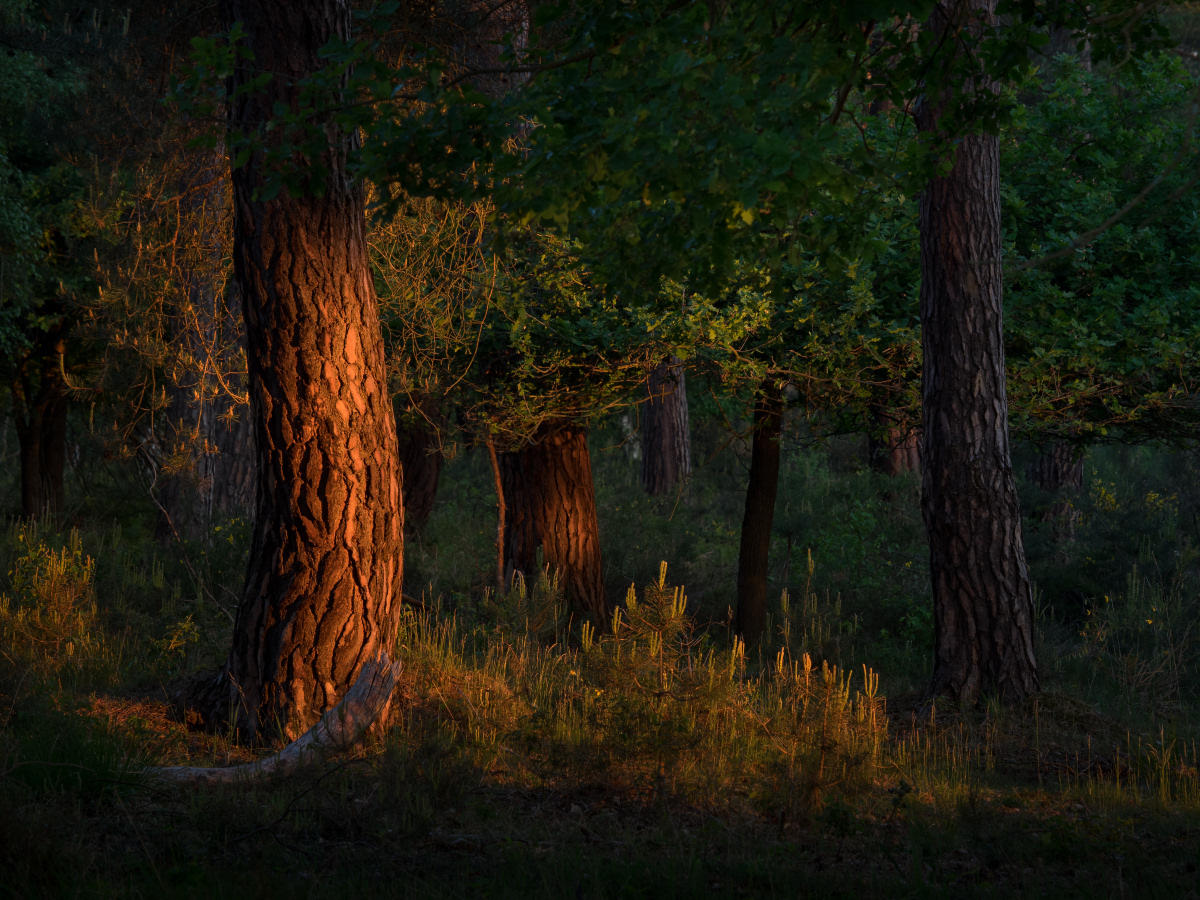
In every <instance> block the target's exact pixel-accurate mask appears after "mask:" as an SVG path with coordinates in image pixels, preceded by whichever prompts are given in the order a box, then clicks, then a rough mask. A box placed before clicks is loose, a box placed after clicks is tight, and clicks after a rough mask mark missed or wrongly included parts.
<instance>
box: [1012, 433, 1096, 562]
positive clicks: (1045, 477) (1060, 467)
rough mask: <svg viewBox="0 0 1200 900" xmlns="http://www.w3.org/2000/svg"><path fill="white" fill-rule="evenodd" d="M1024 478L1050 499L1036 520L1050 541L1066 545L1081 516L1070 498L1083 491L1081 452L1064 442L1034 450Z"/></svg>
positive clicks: (1073, 533) (1056, 442) (1081, 450)
mask: <svg viewBox="0 0 1200 900" xmlns="http://www.w3.org/2000/svg"><path fill="white" fill-rule="evenodd" d="M1025 477H1026V478H1028V479H1029V480H1030V481H1032V482H1033V483H1034V484H1036V485H1037V486H1038V487H1039V488H1041V489H1042V490H1043V491H1046V492H1047V493H1048V494H1050V495H1051V497H1052V499H1051V501H1050V503H1049V505H1048V506H1045V507H1043V508H1042V509H1041V510H1040V512H1039V513H1038V515H1037V518H1038V519H1039V520H1040V521H1041V522H1042V523H1043V524H1044V525H1048V526H1049V528H1050V535H1051V538H1052V539H1053V541H1054V542H1055V543H1057V544H1066V543H1070V542H1071V541H1073V540H1075V527H1076V526H1077V525H1078V524H1079V522H1080V519H1081V518H1082V514H1081V513H1080V511H1079V510H1078V509H1077V508H1076V507H1075V504H1074V503H1072V502H1071V496H1070V495H1072V494H1074V493H1076V492H1077V491H1078V490H1079V489H1080V488H1081V487H1083V449H1082V448H1080V447H1077V446H1075V445H1073V444H1068V443H1067V442H1066V441H1051V442H1050V443H1048V444H1045V445H1043V446H1041V447H1039V448H1038V455H1037V459H1035V460H1034V461H1033V463H1031V464H1030V465H1029V466H1027V467H1026V468H1025Z"/></svg>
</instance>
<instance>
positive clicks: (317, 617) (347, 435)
mask: <svg viewBox="0 0 1200 900" xmlns="http://www.w3.org/2000/svg"><path fill="white" fill-rule="evenodd" d="M221 9H222V14H223V17H224V21H225V24H226V25H227V26H231V25H232V24H233V23H234V22H240V23H242V25H243V27H244V28H245V32H246V39H245V46H246V48H247V49H248V50H249V51H250V52H251V53H252V54H253V57H252V59H250V60H241V61H239V64H238V69H237V72H236V73H235V75H234V77H233V78H232V79H231V80H230V88H231V90H236V89H237V88H239V87H244V86H246V85H248V83H249V82H250V81H251V80H252V79H253V78H255V76H257V75H258V74H259V73H262V72H269V73H272V76H273V77H272V79H271V81H270V82H269V83H268V84H267V86H266V87H265V88H263V89H262V90H261V91H260V90H251V91H248V92H247V93H244V94H241V95H240V96H239V95H236V94H231V97H232V99H231V101H230V104H231V108H230V124H231V129H232V130H233V131H234V132H235V133H236V132H241V133H250V134H254V133H257V132H259V130H260V129H261V128H262V124H263V123H264V122H265V121H267V120H268V119H269V118H270V117H271V115H272V107H273V105H274V104H276V103H278V104H280V105H281V106H282V107H283V108H285V109H288V108H291V107H292V105H293V103H294V102H295V101H296V94H297V88H296V86H295V82H296V80H297V79H301V78H304V77H305V76H307V75H309V74H311V73H312V72H313V71H315V70H316V69H317V67H318V63H319V60H318V53H317V51H318V50H319V49H320V48H321V47H322V46H323V45H324V44H326V43H327V42H328V41H329V40H330V39H332V38H334V37H340V38H343V39H346V38H348V37H349V29H350V4H349V3H348V2H347V0H302V2H297V0H223V2H222V5H221ZM327 132H328V133H329V135H330V150H329V152H327V153H326V154H325V155H324V158H323V159H322V160H321V161H320V164H321V165H322V166H324V167H325V169H326V171H327V173H328V178H327V179H326V182H325V185H324V190H323V192H322V193H321V195H320V196H291V195H289V194H288V192H287V191H283V192H281V193H280V194H279V195H278V196H277V197H275V198H274V199H270V200H265V199H263V198H262V196H261V193H260V192H261V189H262V187H263V185H264V183H265V177H266V173H265V171H264V162H263V154H262V153H259V152H256V153H254V154H252V155H251V157H250V160H249V162H248V163H247V164H246V165H245V166H243V167H241V168H236V169H234V170H233V198H234V273H235V278H236V281H237V283H238V285H239V287H240V289H241V293H242V300H243V306H244V311H245V319H246V350H247V359H248V367H249V386H250V405H251V421H252V423H253V428H254V441H255V449H256V453H257V461H258V473H259V474H258V491H257V498H256V511H255V526H254V537H253V542H252V545H251V551H250V560H249V565H248V567H247V576H246V584H245V588H244V591H243V595H242V599H241V604H240V606H239V608H238V614H237V622H236V625H235V628H234V635H233V647H232V649H231V651H230V653H229V657H228V659H227V661H226V664H225V667H224V670H223V671H222V672H221V674H220V676H219V677H218V679H217V680H216V681H215V682H214V683H211V684H209V685H207V687H206V688H205V689H202V690H200V691H198V692H197V693H196V694H195V695H194V699H195V700H196V702H197V705H198V706H199V707H200V708H201V712H202V713H203V714H205V715H206V716H207V718H208V721H209V722H210V723H211V724H212V725H214V726H222V725H225V724H227V723H229V722H231V721H232V723H233V724H234V725H235V726H236V727H237V729H238V731H239V733H240V734H241V735H242V736H243V737H259V738H262V737H270V738H274V737H276V736H283V737H286V738H289V739H291V738H295V737H297V736H298V735H299V734H301V733H302V732H303V731H305V730H306V729H307V728H309V727H310V726H311V725H312V724H313V723H314V722H315V721H316V720H317V719H318V718H319V717H320V716H321V715H322V714H323V713H324V712H326V711H327V710H328V709H330V708H331V707H333V706H334V704H336V703H337V702H338V700H339V699H340V698H341V697H342V696H343V695H344V694H345V693H346V692H347V690H349V688H350V686H351V685H352V684H353V683H354V680H355V678H356V677H357V675H358V673H359V670H360V669H361V667H362V666H363V665H364V664H365V663H366V662H367V661H368V660H372V659H375V658H377V657H378V656H379V655H380V653H381V652H390V651H391V649H392V644H393V642H394V640H395V635H396V625H397V616H398V613H399V610H400V584H401V578H402V566H403V540H404V538H403V509H402V506H401V502H400V481H401V473H400V466H399V453H398V448H397V444H396V426H395V420H394V417H393V414H392V404H391V400H390V398H389V397H388V393H387V386H386V370H385V367H384V356H383V341H382V337H381V334H380V326H379V315H378V311H377V308H376V302H375V293H374V287H373V282H372V277H371V268H370V262H369V258H368V255H367V247H366V241H365V217H364V200H363V192H362V190H361V189H360V187H359V186H358V185H356V184H354V183H353V182H352V181H351V180H350V177H349V175H348V173H347V171H346V158H345V156H346V155H345V150H346V148H347V147H348V146H349V145H350V142H351V141H352V140H353V138H352V136H351V135H347V134H338V133H337V132H336V131H335V129H334V126H333V125H329V126H328V127H327Z"/></svg>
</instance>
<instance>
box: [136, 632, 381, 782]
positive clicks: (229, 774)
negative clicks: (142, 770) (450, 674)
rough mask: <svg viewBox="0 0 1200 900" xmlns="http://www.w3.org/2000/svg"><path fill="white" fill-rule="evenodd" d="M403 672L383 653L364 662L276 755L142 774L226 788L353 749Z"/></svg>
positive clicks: (157, 769) (156, 768) (151, 769)
mask: <svg viewBox="0 0 1200 900" xmlns="http://www.w3.org/2000/svg"><path fill="white" fill-rule="evenodd" d="M401 668H402V665H401V663H399V662H392V661H391V659H390V658H389V657H388V655H387V653H386V652H384V653H381V654H380V655H379V659H377V660H371V661H369V662H367V663H366V664H364V665H363V667H362V671H361V672H359V675H358V680H356V681H355V682H354V684H353V685H351V687H350V690H348V691H347V692H346V696H345V697H343V698H342V702H341V703H339V704H338V705H337V706H335V707H334V708H333V709H331V710H329V711H328V712H326V713H325V715H323V716H321V719H320V721H318V722H317V724H316V725H314V726H313V727H312V728H310V729H309V730H308V731H306V732H305V733H304V734H302V735H301V736H300V737H298V738H296V740H294V741H292V742H291V743H290V744H288V745H287V746H286V747H284V748H283V749H282V750H280V751H279V752H278V753H276V754H275V755H274V756H268V757H266V758H264V759H259V760H255V761H254V762H250V763H245V764H243V765H240V766H227V767H224V768H221V767H207V766H155V767H153V768H150V769H147V770H146V774H147V775H149V776H151V777H153V778H159V779H162V780H164V781H169V782H173V783H175V784H184V785H204V784H229V783H232V782H237V781H251V780H254V779H259V778H264V777H266V776H268V775H272V774H274V773H277V772H286V771H288V770H290V769H294V768H295V767H296V766H298V765H299V764H300V763H302V762H303V761H304V760H305V758H306V756H308V755H309V754H311V753H314V752H315V751H317V750H341V749H346V748H348V747H352V746H354V744H356V743H358V741H359V740H360V739H361V738H362V736H363V734H364V733H365V732H366V730H367V729H368V728H370V727H371V725H372V724H373V723H374V722H375V720H376V719H378V718H379V717H380V715H382V714H383V712H384V710H385V709H386V708H387V706H388V704H389V702H390V701H391V698H392V691H393V690H394V689H395V687H396V679H397V678H398V677H399V676H400V670H401Z"/></svg>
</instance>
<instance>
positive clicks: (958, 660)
mask: <svg viewBox="0 0 1200 900" xmlns="http://www.w3.org/2000/svg"><path fill="white" fill-rule="evenodd" d="M994 8H995V0H969V2H960V3H942V4H939V5H938V6H937V7H936V9H935V11H934V14H933V17H932V19H931V28H932V29H933V31H934V32H935V33H937V34H941V35H944V36H945V37H946V38H947V40H951V41H953V40H954V39H955V37H954V36H955V35H956V34H957V33H959V31H960V29H963V28H970V27H972V26H975V25H977V24H978V23H979V22H982V21H985V20H989V19H990V18H991V17H992V16H993V14H994ZM982 87H983V86H982V85H977V88H982ZM940 105H941V98H939V97H936V96H934V97H927V98H926V99H925V102H924V103H923V104H922V107H921V108H920V110H919V111H918V125H919V127H920V128H921V130H923V131H926V132H934V131H937V130H938V124H939V123H938V120H939V114H940V112H941V110H940ZM947 152H951V153H953V154H954V165H953V168H952V169H951V170H950V172H949V173H948V174H947V175H945V176H943V177H938V178H934V179H933V180H932V181H930V183H929V185H928V186H927V187H926V189H925V191H924V193H923V194H922V195H921V203H920V231H921V349H922V353H923V380H922V401H923V424H924V442H923V445H922V512H923V513H924V519H925V528H926V531H927V533H928V536H929V552H930V570H931V575H932V580H933V602H934V622H935V660H934V672H933V679H932V682H931V684H930V687H929V690H930V693H931V694H932V695H946V696H949V697H951V698H953V699H956V700H959V701H962V702H965V703H972V702H975V701H977V700H978V699H979V698H980V697H981V696H983V695H984V694H988V693H992V692H994V693H996V694H998V695H1000V696H1001V697H1003V698H1004V699H1006V700H1009V701H1015V700H1020V699H1022V698H1024V697H1027V696H1029V695H1030V694H1032V693H1034V692H1035V691H1037V689H1038V678H1037V667H1036V664H1035V660H1034V655H1033V602H1032V596H1031V592H1030V584H1029V575H1028V572H1027V570H1026V566H1025V550H1024V547H1023V545H1022V541H1021V509H1020V504H1019V502H1018V499H1017V492H1016V487H1015V485H1014V483H1013V471H1012V463H1011V459H1010V456H1009V438H1008V403H1007V399H1006V396H1005V371H1004V339H1003V327H1002V286H1001V264H1000V237H1001V233H1000V147H999V141H998V139H997V138H996V137H993V136H990V135H985V134H973V135H968V136H966V137H964V138H962V139H961V140H960V141H958V142H956V143H955V144H954V145H953V146H952V148H951V149H950V150H948V151H947Z"/></svg>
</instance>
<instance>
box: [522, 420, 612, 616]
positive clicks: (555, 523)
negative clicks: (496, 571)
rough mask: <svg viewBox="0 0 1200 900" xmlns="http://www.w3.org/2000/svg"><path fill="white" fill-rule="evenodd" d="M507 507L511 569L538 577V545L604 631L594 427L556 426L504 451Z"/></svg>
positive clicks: (572, 598)
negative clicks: (591, 447) (591, 442)
mask: <svg viewBox="0 0 1200 900" xmlns="http://www.w3.org/2000/svg"><path fill="white" fill-rule="evenodd" d="M500 473H501V481H502V482H503V486H504V495H505V505H506V508H507V535H506V539H505V557H506V559H505V572H506V577H507V579H508V580H509V582H511V579H512V576H513V574H514V573H515V572H521V574H522V575H524V576H525V577H526V578H527V579H528V578H531V577H533V576H534V574H535V569H536V565H537V555H536V554H537V548H538V547H539V546H540V547H541V549H542V559H543V562H544V563H545V565H546V566H548V567H549V568H550V569H551V571H555V570H557V571H558V573H559V577H560V579H561V584H562V585H563V588H564V590H565V592H566V595H567V598H568V599H569V600H570V601H571V602H572V603H573V604H574V605H575V606H576V607H578V608H579V609H581V610H582V611H584V612H586V613H589V614H590V615H591V616H592V617H593V618H594V619H595V621H596V624H597V625H598V626H599V627H601V628H603V627H605V625H606V624H607V622H608V616H609V613H610V608H609V605H608V598H607V596H606V595H605V592H604V569H603V566H602V563H601V559H600V525H599V522H598V520H597V518H596V492H595V488H594V486H593V484H592V462H591V457H590V456H589V455H588V447H587V429H586V428H583V427H581V426H578V425H564V424H561V423H550V424H547V425H543V426H542V427H541V428H539V429H538V431H537V433H536V434H535V435H534V439H533V442H532V443H531V444H529V445H528V446H527V447H524V448H522V450H521V451H520V452H519V453H503V454H500Z"/></svg>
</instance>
